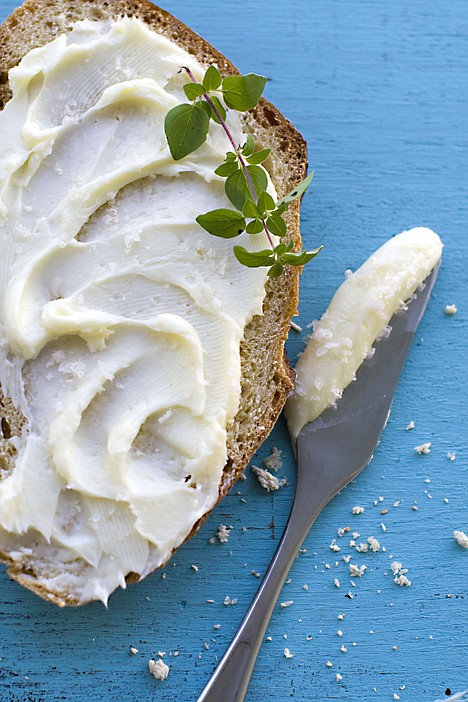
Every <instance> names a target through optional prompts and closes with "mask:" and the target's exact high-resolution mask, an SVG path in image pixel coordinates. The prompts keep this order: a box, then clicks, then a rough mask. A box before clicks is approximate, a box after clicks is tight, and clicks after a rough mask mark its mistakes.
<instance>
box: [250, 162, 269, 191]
mask: <svg viewBox="0 0 468 702" xmlns="http://www.w3.org/2000/svg"><path fill="white" fill-rule="evenodd" d="M247 170H248V172H249V173H250V177H251V178H252V183H253V186H254V188H255V194H256V195H257V199H258V198H259V197H260V195H261V194H262V192H263V191H264V190H266V189H267V187H268V177H267V174H266V171H265V170H264V169H263V168H262V167H261V166H247ZM249 192H250V191H249Z"/></svg>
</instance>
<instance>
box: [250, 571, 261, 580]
mask: <svg viewBox="0 0 468 702" xmlns="http://www.w3.org/2000/svg"><path fill="white" fill-rule="evenodd" d="M250 574H251V575H253V576H254V578H259V577H260V573H257V571H256V570H251V571H250Z"/></svg>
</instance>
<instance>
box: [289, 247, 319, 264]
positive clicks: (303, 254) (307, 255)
mask: <svg viewBox="0 0 468 702" xmlns="http://www.w3.org/2000/svg"><path fill="white" fill-rule="evenodd" d="M322 248H323V246H320V247H319V248H318V249H314V250H313V251H299V252H298V253H285V254H284V256H283V260H284V262H285V263H289V265H290V266H305V264H306V263H309V261H311V260H312V259H313V258H315V257H316V256H317V254H318V253H320V251H321V250H322Z"/></svg>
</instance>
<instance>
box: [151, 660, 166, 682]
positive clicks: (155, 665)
mask: <svg viewBox="0 0 468 702" xmlns="http://www.w3.org/2000/svg"><path fill="white" fill-rule="evenodd" d="M148 670H149V672H150V673H151V675H152V676H153V677H154V678H156V680H165V679H166V678H167V676H168V675H169V666H168V665H166V664H165V663H164V661H162V660H161V659H160V658H158V660H157V661H154V660H153V659H152V658H151V659H150V660H149V661H148Z"/></svg>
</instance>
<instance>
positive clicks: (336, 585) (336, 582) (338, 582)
mask: <svg viewBox="0 0 468 702" xmlns="http://www.w3.org/2000/svg"><path fill="white" fill-rule="evenodd" d="M333 585H334V586H335V587H340V581H339V580H338V578H335V579H334V581H333Z"/></svg>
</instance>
